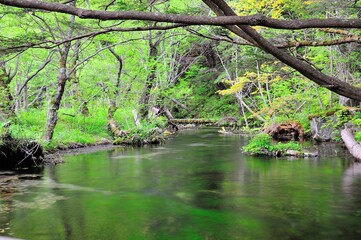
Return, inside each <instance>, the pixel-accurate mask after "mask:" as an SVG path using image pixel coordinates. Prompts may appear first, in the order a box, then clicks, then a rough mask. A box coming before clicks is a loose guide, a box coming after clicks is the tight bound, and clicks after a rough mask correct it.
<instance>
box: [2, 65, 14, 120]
mask: <svg viewBox="0 0 361 240" xmlns="http://www.w3.org/2000/svg"><path fill="white" fill-rule="evenodd" d="M4 65H5V64H4V63H0V117H1V115H3V116H4V117H5V119H6V118H8V117H9V116H11V115H13V113H14V112H13V107H12V102H13V96H12V95H11V92H10V86H9V85H10V82H11V77H10V76H9V74H8V72H7V71H6V69H5V66H4Z"/></svg>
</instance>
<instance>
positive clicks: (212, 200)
mask: <svg viewBox="0 0 361 240" xmlns="http://www.w3.org/2000/svg"><path fill="white" fill-rule="evenodd" d="M194 175H195V176H196V178H197V179H198V181H199V189H198V191H196V192H195V194H194V197H193V202H194V204H195V205H196V206H197V207H200V208H206V209H220V208H221V207H222V193H221V191H222V183H223V179H224V175H223V172H221V171H215V170H214V171H205V172H195V173H194Z"/></svg>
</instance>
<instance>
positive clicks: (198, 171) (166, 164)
mask: <svg viewBox="0 0 361 240" xmlns="http://www.w3.org/2000/svg"><path fill="white" fill-rule="evenodd" d="M245 143H246V138H244V137H242V136H222V135H220V134H218V133H217V131H216V129H201V130H196V131H188V132H182V133H179V134H178V136H176V137H175V138H174V139H172V140H170V141H168V142H167V143H166V144H164V145H162V146H157V147H144V148H121V147H120V148H115V149H112V150H103V151H99V152H96V153H89V154H81V155H76V156H68V157H66V163H64V164H60V165H57V166H53V167H47V168H46V169H45V170H44V172H43V173H41V174H40V175H39V174H38V175H35V177H34V176H26V175H25V176H20V177H19V178H21V179H18V180H17V181H3V183H2V184H1V182H0V190H1V189H2V192H1V191H0V236H11V237H14V238H21V239H34V240H38V239H104V240H108V239H172V240H173V239H182V240H187V239H225V240H228V239H230V240H232V239H257V240H259V239H278V240H280V239H317V240H320V239H327V240H328V239H347V240H349V239H361V166H360V164H356V163H353V161H352V159H350V158H348V159H347V155H345V153H344V150H343V149H341V147H340V146H338V145H326V146H324V145H323V146H322V147H320V149H319V150H320V154H321V156H320V157H319V158H310V159H297V158H294V159H286V158H269V157H255V156H247V155H244V154H243V153H242V151H241V148H240V147H241V146H242V145H244V144H245ZM1 174H2V175H1ZM5 176H7V177H8V175H6V173H4V172H3V173H0V177H1V178H3V179H4V177H5ZM0 239H1V237H0Z"/></svg>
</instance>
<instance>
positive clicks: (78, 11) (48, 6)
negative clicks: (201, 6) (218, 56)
mask: <svg viewBox="0 0 361 240" xmlns="http://www.w3.org/2000/svg"><path fill="white" fill-rule="evenodd" d="M0 3H1V4H4V5H8V6H13V7H20V8H30V9H38V10H46V11H50V12H59V13H67V14H71V15H75V16H78V17H79V18H86V19H98V20H144V21H155V22H170V23H183V24H188V25H217V26H226V25H249V26H264V27H269V28H277V29H304V28H361V19H335V18H332V19H316V18H315V19H302V20H293V19H292V20H281V19H274V18H269V17H265V16H264V15H262V14H255V15H250V16H236V15H232V16H217V17H209V16H187V15H181V14H165V13H158V12H140V11H101V10H87V9H82V8H76V7H73V6H70V5H65V4H61V3H53V2H44V1H38V0H0Z"/></svg>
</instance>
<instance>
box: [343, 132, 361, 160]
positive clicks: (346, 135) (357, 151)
mask: <svg viewBox="0 0 361 240" xmlns="http://www.w3.org/2000/svg"><path fill="white" fill-rule="evenodd" d="M353 132H354V131H353V130H352V129H351V128H345V129H343V130H342V131H341V137H342V140H343V142H344V143H345V145H346V147H347V149H348V151H349V152H350V153H351V155H352V156H354V157H355V158H356V159H357V160H359V161H360V160H361V145H360V144H359V143H358V142H356V140H355V137H354V134H353Z"/></svg>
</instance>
